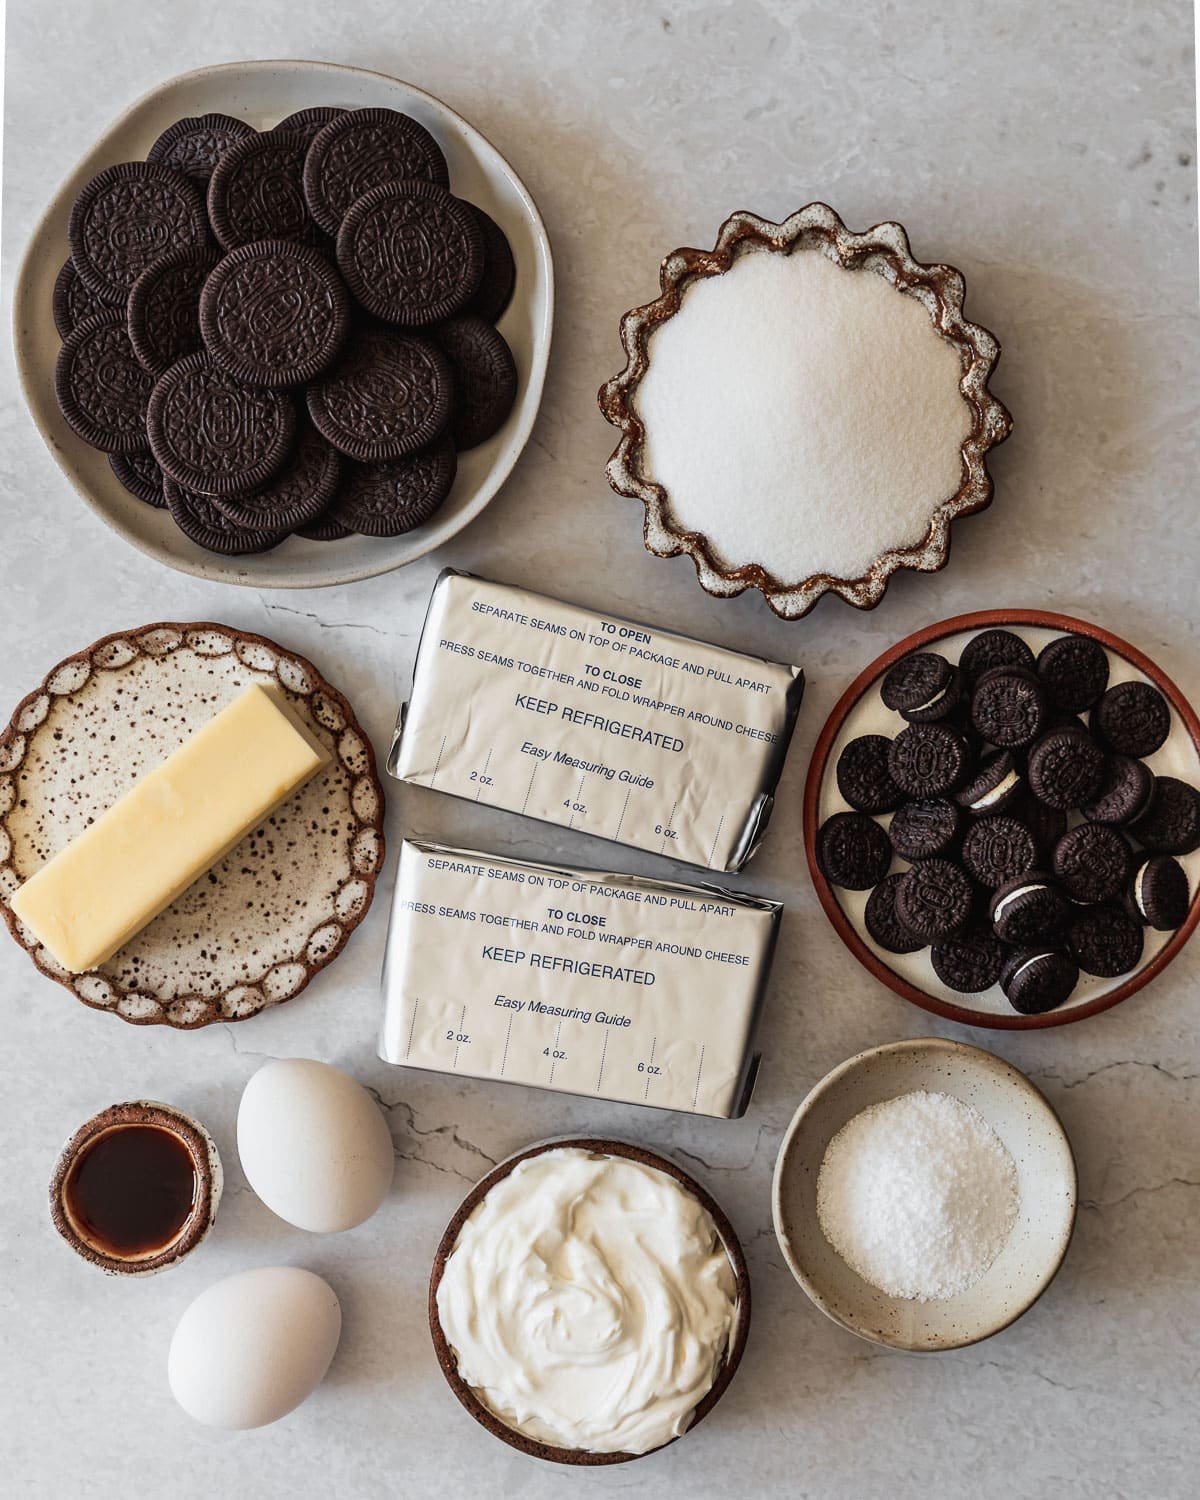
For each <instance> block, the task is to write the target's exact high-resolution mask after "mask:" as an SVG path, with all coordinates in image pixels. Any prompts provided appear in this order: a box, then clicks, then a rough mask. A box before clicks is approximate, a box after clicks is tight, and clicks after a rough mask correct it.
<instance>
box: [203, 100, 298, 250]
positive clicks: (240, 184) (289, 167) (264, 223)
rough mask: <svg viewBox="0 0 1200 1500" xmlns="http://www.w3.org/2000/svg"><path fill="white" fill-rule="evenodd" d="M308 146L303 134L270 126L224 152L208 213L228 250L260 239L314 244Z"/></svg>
mask: <svg viewBox="0 0 1200 1500" xmlns="http://www.w3.org/2000/svg"><path fill="white" fill-rule="evenodd" d="M306 149H307V142H306V141H305V139H304V137H303V135H300V134H295V135H293V134H291V133H288V132H284V131H279V130H270V131H266V132H265V133H264V134H262V135H255V136H252V137H251V138H249V139H248V140H243V141H238V142H237V143H236V144H235V145H233V146H230V148H229V149H228V150H227V151H226V152H225V153H224V155H223V156H222V157H221V159H220V161H219V162H218V163H217V165H216V167H215V168H214V170H213V174H212V176H211V178H210V179H209V183H208V217H209V219H210V221H211V222H212V229H213V233H214V234H215V235H216V237H217V239H218V240H220V242H221V245H222V248H223V249H225V250H236V249H237V248H238V246H239V245H249V244H251V243H252V242H253V241H255V240H301V241H303V242H305V243H307V244H312V243H314V241H315V240H316V238H317V235H316V226H315V225H314V224H313V221H312V220H311V219H310V218H309V214H308V207H307V205H306V203H305V201H304V188H303V185H302V176H303V172H304V153H305V151H306Z"/></svg>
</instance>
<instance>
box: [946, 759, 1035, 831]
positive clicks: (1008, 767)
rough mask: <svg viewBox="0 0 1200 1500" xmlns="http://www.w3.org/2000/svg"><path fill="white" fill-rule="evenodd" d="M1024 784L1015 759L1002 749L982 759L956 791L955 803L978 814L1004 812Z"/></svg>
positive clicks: (1018, 794) (988, 814)
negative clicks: (979, 765) (961, 786)
mask: <svg viewBox="0 0 1200 1500" xmlns="http://www.w3.org/2000/svg"><path fill="white" fill-rule="evenodd" d="M1023 785H1024V783H1023V782H1022V780H1021V773H1020V772H1019V771H1018V770H1017V765H1016V761H1014V760H1013V758H1012V756H1011V755H1010V754H1009V752H1008V751H1007V750H1001V751H1000V752H999V753H998V754H996V755H993V756H992V757H991V758H990V759H989V760H986V761H984V763H983V765H982V766H981V767H980V770H979V774H978V775H977V776H973V777H972V778H971V780H970V781H968V782H967V784H966V786H964V787H963V789H962V791H961V792H959V793H957V801H958V805H959V806H960V807H965V808H966V809H967V811H968V812H972V813H975V814H976V815H977V816H980V817H983V816H985V815H986V816H990V815H991V814H992V813H999V812H1004V811H1006V810H1007V809H1008V808H1009V807H1011V806H1012V804H1013V802H1014V801H1015V800H1016V799H1017V798H1018V797H1019V796H1020V795H1021V791H1022V788H1023Z"/></svg>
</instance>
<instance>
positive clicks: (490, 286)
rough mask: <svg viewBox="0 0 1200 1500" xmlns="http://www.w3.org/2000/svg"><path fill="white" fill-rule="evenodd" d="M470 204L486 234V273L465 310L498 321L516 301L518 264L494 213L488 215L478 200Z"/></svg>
mask: <svg viewBox="0 0 1200 1500" xmlns="http://www.w3.org/2000/svg"><path fill="white" fill-rule="evenodd" d="M468 207H469V208H470V210H471V212H472V213H473V214H474V215H475V217H476V218H477V219H478V220H479V232H480V234H481V236H482V237H483V274H482V276H480V278H479V285H478V286H477V287H476V288H475V290H474V292H472V294H471V300H470V301H469V302H468V303H467V305H466V307H464V308H463V312H464V313H468V314H470V315H472V316H473V317H476V318H486V319H487V321H488V322H489V323H496V322H498V321H499V320H500V317H501V315H502V314H503V312H504V309H505V308H506V307H507V306H508V304H509V303H510V302H511V301H512V294H513V288H514V287H515V285H516V281H517V266H516V262H515V261H514V260H513V253H512V247H511V246H510V245H509V243H508V239H507V236H506V235H505V233H504V231H503V229H501V228H500V226H499V224H497V223H496V221H495V219H493V218H492V216H491V214H485V213H484V211H483V209H482V208H480V207H479V206H478V205H477V204H475V203H471V204H469V205H468Z"/></svg>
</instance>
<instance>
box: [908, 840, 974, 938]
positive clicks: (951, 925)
mask: <svg viewBox="0 0 1200 1500" xmlns="http://www.w3.org/2000/svg"><path fill="white" fill-rule="evenodd" d="M972 899H973V898H972V893H971V882H970V881H969V880H968V879H967V877H966V875H964V873H963V872H962V870H960V869H959V867H958V866H957V865H956V864H953V863H951V861H950V860H948V859H926V860H923V861H922V862H921V863H920V864H916V865H913V867H912V869H911V870H907V871H905V873H904V874H903V875H902V876H901V877H900V883H899V885H897V887H896V915H897V916H898V917H899V918H900V920H901V922H903V923H904V925H905V927H907V928H908V930H909V931H910V932H912V933H913V934H914V935H915V936H916V937H919V938H923V939H924V941H925V942H927V943H936V942H940V941H941V940H942V939H943V938H948V937H952V936H954V934H956V933H958V932H961V931H962V929H963V928H964V927H965V926H966V925H967V922H968V920H969V919H970V916H971V905H972Z"/></svg>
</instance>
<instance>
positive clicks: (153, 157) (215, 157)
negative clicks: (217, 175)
mask: <svg viewBox="0 0 1200 1500" xmlns="http://www.w3.org/2000/svg"><path fill="white" fill-rule="evenodd" d="M257 134H258V131H257V130H255V128H254V126H253V125H247V123H246V122H245V120H237V119H235V118H234V117H233V116H232V115H222V114H208V115H194V116H192V117H190V118H188V119H186V120H176V121H175V123H174V125H168V126H167V128H166V130H164V131H163V133H162V134H161V135H160V136H159V138H158V139H157V140H156V141H155V142H154V144H153V146H151V147H150V149H149V151H147V152H146V160H147V161H157V162H161V163H162V164H163V166H165V167H174V168H175V170H176V171H178V172H182V173H183V174H184V175H185V176H186V177H190V178H191V179H192V181H193V182H195V183H198V184H199V186H200V187H201V189H203V188H205V187H206V186H207V185H208V179H209V178H210V177H211V176H212V174H213V168H214V167H215V166H216V164H217V163H218V162H219V161H220V159H221V157H222V156H223V155H224V153H225V152H226V151H228V150H229V148H230V146H232V145H234V144H235V143H236V142H237V141H245V140H249V139H250V137H251V136H255V135H257Z"/></svg>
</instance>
